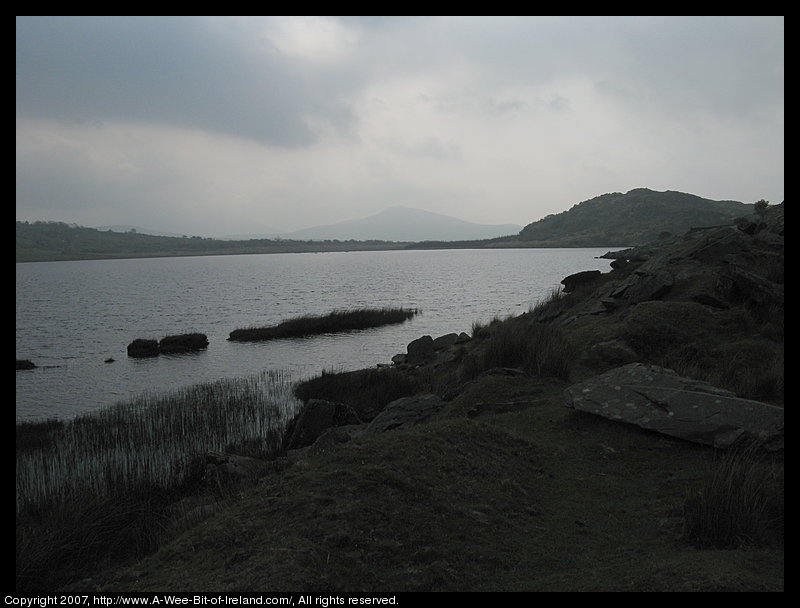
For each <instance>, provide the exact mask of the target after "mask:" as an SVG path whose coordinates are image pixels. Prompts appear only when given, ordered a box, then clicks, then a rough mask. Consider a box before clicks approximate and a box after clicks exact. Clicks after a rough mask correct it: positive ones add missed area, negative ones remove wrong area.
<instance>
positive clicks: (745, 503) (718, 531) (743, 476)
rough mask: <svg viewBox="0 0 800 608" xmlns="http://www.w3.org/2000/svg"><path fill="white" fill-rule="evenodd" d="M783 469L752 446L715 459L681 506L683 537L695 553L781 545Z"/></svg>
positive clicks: (782, 529) (716, 456)
mask: <svg viewBox="0 0 800 608" xmlns="http://www.w3.org/2000/svg"><path fill="white" fill-rule="evenodd" d="M782 471H783V468H782V467H777V466H775V465H774V464H773V463H772V462H770V460H769V457H768V456H767V455H766V454H764V453H763V451H762V450H759V447H758V445H757V444H750V445H746V446H743V447H738V448H732V449H730V450H728V451H726V452H723V453H722V454H715V457H714V459H713V461H712V462H711V463H710V465H709V466H708V469H707V470H706V472H705V474H704V476H703V480H702V482H701V486H700V488H699V489H698V490H697V491H696V492H695V493H694V494H693V495H691V496H690V497H689V498H687V500H686V502H685V504H684V509H683V511H684V534H685V537H686V539H687V540H689V541H690V542H692V543H693V544H695V545H696V546H699V547H715V548H723V549H724V548H733V547H740V546H743V545H759V544H764V543H768V542H774V541H778V542H782V540H783V532H784V483H783V474H782Z"/></svg>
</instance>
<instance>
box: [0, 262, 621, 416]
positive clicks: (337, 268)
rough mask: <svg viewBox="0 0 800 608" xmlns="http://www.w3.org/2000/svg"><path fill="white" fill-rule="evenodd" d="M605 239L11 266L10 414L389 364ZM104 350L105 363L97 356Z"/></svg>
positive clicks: (491, 309) (594, 265) (557, 273)
mask: <svg viewBox="0 0 800 608" xmlns="http://www.w3.org/2000/svg"><path fill="white" fill-rule="evenodd" d="M611 249H614V248H613V247H609V248H598V249H501V250H483V249H482V250H437V251H378V252H373V251H371V252H341V253H318V254H314V253H308V254H303V253H301V254H297V253H295V254H268V255H235V256H234V255H232V256H212V257H177V258H145V259H131V260H91V261H70V262H38V263H26V264H17V265H16V271H17V275H16V301H17V311H16V331H17V341H16V356H17V359H30V360H31V361H33V362H34V363H35V364H36V365H37V366H38V368H37V369H34V370H29V371H18V372H16V391H17V392H16V416H17V420H28V419H40V418H47V417H58V418H70V417H72V416H75V415H76V414H79V413H84V412H88V411H91V410H95V409H97V408H100V407H103V406H107V405H111V404H113V403H116V402H119V401H126V400H128V399H130V398H133V397H135V396H137V395H140V394H142V393H148V392H149V393H153V392H155V393H161V392H168V391H171V390H174V389H177V388H180V387H183V386H187V385H192V384H197V383H201V382H212V381H215V380H219V379H222V378H233V377H236V376H247V375H252V374H256V373H258V372H260V371H262V370H265V369H279V370H284V371H288V373H289V374H290V375H291V377H292V378H293V379H298V380H299V379H302V378H306V377H310V376H314V375H318V374H319V373H320V372H322V371H323V370H351V369H360V368H364V367H373V366H375V365H376V364H379V363H386V364H388V363H390V362H391V358H392V356H394V355H395V354H397V353H401V352H405V348H406V345H407V344H408V343H409V342H411V341H412V340H414V339H416V338H419V337H420V336H422V335H426V334H429V335H431V336H432V337H434V338H435V337H437V336H440V335H443V334H446V333H450V332H462V331H465V332H467V333H470V331H471V327H472V324H473V322H476V321H477V322H483V323H485V322H488V321H491V320H492V319H493V318H495V317H497V316H500V317H505V316H508V315H517V314H521V313H523V312H525V311H527V310H528V308H529V307H530V306H531V305H533V304H535V303H536V302H537V301H539V300H541V299H542V298H544V297H546V296H547V295H548V294H549V293H550V291H551V290H552V289H553V288H556V287H558V286H559V283H560V281H561V279H562V278H564V277H565V276H567V275H569V274H572V273H574V272H578V271H581V270H593V269H597V270H601V271H603V272H606V271H608V270H609V269H610V266H609V260H607V259H598V256H600V255H602V254H603V253H605V252H607V251H609V250H611ZM385 306H391V307H397V306H402V307H408V308H418V309H420V310H421V314H419V315H417V316H415V317H414V318H413V319H412V320H410V321H407V322H406V323H403V324H401V325H391V326H386V327H381V328H375V329H369V330H363V331H358V332H353V333H350V334H331V335H323V336H316V337H311V338H300V339H298V338H295V339H287V340H275V341H269V342H261V343H238V342H229V341H228V340H227V337H228V335H229V333H230V332H231V331H233V330H234V329H238V328H242V327H251V326H265V325H273V324H276V323H279V322H280V321H282V320H285V319H287V318H290V317H294V316H298V315H303V314H326V313H329V312H331V311H333V310H339V309H353V308H364V307H368V308H375V307H378V308H379V307H385ZM189 332H200V333H204V334H206V335H207V336H208V339H209V342H210V344H209V346H208V348H207V349H206V350H204V351H201V352H199V353H192V354H184V355H168V356H167V355H161V356H159V357H154V358H148V359H132V358H129V357H128V356H127V354H126V348H127V345H128V344H129V343H130V342H132V341H133V340H134V339H136V338H152V339H156V340H158V339H161V338H162V337H164V336H167V335H172V334H182V333H189ZM109 358H113V359H114V362H113V363H105V360H106V359H109Z"/></svg>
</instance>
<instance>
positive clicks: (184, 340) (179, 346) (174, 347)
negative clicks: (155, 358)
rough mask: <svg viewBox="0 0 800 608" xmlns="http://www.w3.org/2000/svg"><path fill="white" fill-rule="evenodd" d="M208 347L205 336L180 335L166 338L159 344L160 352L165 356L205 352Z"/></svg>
mask: <svg viewBox="0 0 800 608" xmlns="http://www.w3.org/2000/svg"><path fill="white" fill-rule="evenodd" d="M207 346H208V338H207V337H206V335H205V334H198V333H192V334H180V335H176V336H165V337H163V338H161V342H159V343H158V350H159V352H161V353H163V354H175V353H190V352H196V351H199V350H203V349H204V348H206V347H207Z"/></svg>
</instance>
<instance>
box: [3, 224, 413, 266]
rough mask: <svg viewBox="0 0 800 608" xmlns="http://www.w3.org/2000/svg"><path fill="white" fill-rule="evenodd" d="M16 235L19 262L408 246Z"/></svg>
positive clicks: (108, 234)
mask: <svg viewBox="0 0 800 608" xmlns="http://www.w3.org/2000/svg"><path fill="white" fill-rule="evenodd" d="M16 230H17V241H16V243H17V248H16V261H17V262H38V261H45V260H84V259H108V258H137V257H167V256H186V255H231V254H253V253H301V252H316V251H351V250H374V249H399V248H401V247H402V246H403V245H404V244H402V243H399V244H398V243H387V242H384V241H293V240H285V239H251V240H246V241H238V240H237V241H226V240H220V239H212V238H202V237H199V236H191V237H188V236H184V237H173V236H154V235H151V234H141V233H137V232H113V231H111V230H107V231H102V230H97V229H96V228H85V227H83V226H75V225H69V224H65V223H63V222H17V224H16Z"/></svg>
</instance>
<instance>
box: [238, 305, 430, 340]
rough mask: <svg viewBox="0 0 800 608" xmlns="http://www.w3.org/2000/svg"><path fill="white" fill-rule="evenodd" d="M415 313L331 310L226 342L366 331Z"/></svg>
mask: <svg viewBox="0 0 800 608" xmlns="http://www.w3.org/2000/svg"><path fill="white" fill-rule="evenodd" d="M418 312H419V311H418V310H417V309H411V308H365V309H358V310H335V311H333V312H331V313H329V314H327V315H303V316H300V317H295V318H293V319H288V320H286V321H283V322H281V323H279V324H278V325H273V326H270V327H249V328H244V329H236V330H234V331H232V332H231V333H230V336H229V338H228V339H229V340H232V341H234V342H254V341H260V340H275V339H277V338H296V337H301V336H312V335H318V334H327V333H337V332H347V331H354V330H357V329H369V328H371V327H380V326H382V325H391V324H395V323H403V322H404V321H407V320H408V319H410V318H411V317H413V316H414V315H416V314H418Z"/></svg>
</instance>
